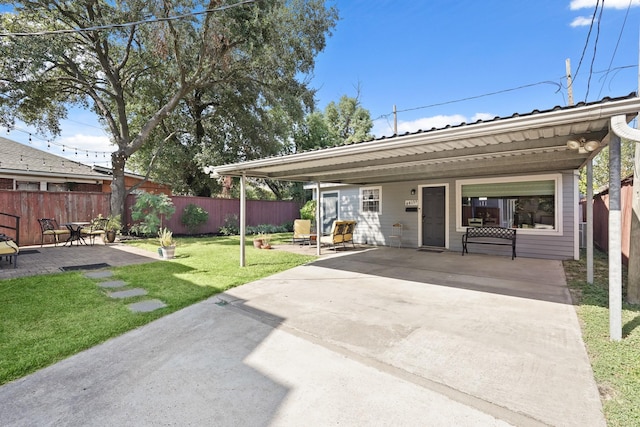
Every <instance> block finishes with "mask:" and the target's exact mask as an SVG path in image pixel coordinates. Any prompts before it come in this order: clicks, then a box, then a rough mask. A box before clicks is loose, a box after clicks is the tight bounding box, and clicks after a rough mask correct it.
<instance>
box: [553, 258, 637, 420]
mask: <svg viewBox="0 0 640 427" xmlns="http://www.w3.org/2000/svg"><path fill="white" fill-rule="evenodd" d="M594 258H595V259H594V284H593V285H589V284H587V282H586V260H585V257H584V253H583V256H582V257H581V260H580V261H566V262H565V263H564V267H565V272H566V275H567V282H568V283H569V286H570V288H571V291H572V294H573V296H574V301H575V303H576V305H577V307H576V309H577V312H578V317H579V318H580V322H581V326H582V335H583V338H584V342H585V345H586V347H587V352H588V353H589V358H590V359H591V366H592V367H593V372H594V376H595V379H596V382H597V383H598V388H599V390H600V395H601V397H602V403H603V407H604V412H605V416H606V418H607V423H608V425H609V426H621V427H622V426H625V427H626V426H640V306H637V305H636V306H632V305H629V304H623V311H622V325H623V329H622V336H623V339H622V341H620V342H612V341H610V340H609V309H608V305H609V299H608V284H609V272H608V260H607V255H606V254H603V253H600V252H596V253H595V254H594ZM623 283H626V277H625V278H624V279H623Z"/></svg>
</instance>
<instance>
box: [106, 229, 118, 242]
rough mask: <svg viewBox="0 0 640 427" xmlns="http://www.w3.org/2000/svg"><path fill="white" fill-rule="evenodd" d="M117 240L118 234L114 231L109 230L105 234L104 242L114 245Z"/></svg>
mask: <svg viewBox="0 0 640 427" xmlns="http://www.w3.org/2000/svg"><path fill="white" fill-rule="evenodd" d="M115 240H116V232H115V231H113V230H107V231H106V232H105V233H104V241H105V242H107V243H113V242H115Z"/></svg>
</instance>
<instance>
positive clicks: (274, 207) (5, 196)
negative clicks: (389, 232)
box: [0, 190, 300, 246]
mask: <svg viewBox="0 0 640 427" xmlns="http://www.w3.org/2000/svg"><path fill="white" fill-rule="evenodd" d="M110 197H111V194H110V193H88V192H75V191H74V192H45V191H12V190H0V212H3V213H6V214H9V215H16V216H19V217H20V235H19V236H15V237H17V239H16V240H19V242H20V245H21V246H26V245H35V244H40V238H41V233H40V225H39V224H38V218H55V219H56V220H57V221H58V223H60V224H62V223H65V222H71V221H88V220H90V219H91V218H95V217H97V216H98V215H99V214H102V215H103V216H106V215H107V214H109V202H110ZM171 199H172V201H173V203H174V205H175V207H176V212H175V213H174V214H173V217H172V218H171V219H170V220H169V221H165V222H164V224H163V225H164V226H166V227H169V229H171V230H172V231H173V232H174V233H175V234H188V231H187V228H186V227H185V226H183V225H182V224H181V222H180V219H181V217H182V212H183V211H184V208H185V206H187V205H189V204H195V205H197V206H200V207H202V208H203V209H204V210H206V211H207V212H208V213H209V219H208V221H207V223H206V224H204V225H203V226H202V227H201V228H200V229H199V230H198V232H199V233H218V231H219V230H220V227H221V226H223V225H224V221H225V218H226V217H227V216H229V215H238V216H240V201H239V200H237V199H212V198H208V197H190V196H172V197H171ZM134 203H135V195H130V196H128V198H127V201H126V209H125V216H126V218H125V220H124V221H123V224H124V225H127V224H132V220H131V206H133V204H134ZM299 217H300V204H299V203H298V202H292V201H267V200H248V201H247V225H249V226H255V225H260V224H274V225H281V224H284V223H288V222H293V220H294V219H296V218H299ZM0 221H1V220H0ZM2 225H6V224H2ZM10 226H12V224H10ZM0 232H2V231H0ZM5 232H6V234H8V235H9V236H12V234H11V233H10V232H8V231H5ZM12 237H14V236H12Z"/></svg>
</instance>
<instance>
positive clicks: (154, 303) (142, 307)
mask: <svg viewBox="0 0 640 427" xmlns="http://www.w3.org/2000/svg"><path fill="white" fill-rule="evenodd" d="M166 306H167V304H165V303H163V302H162V301H160V300H159V299H150V300H147V301H140V302H136V303H134V304H129V310H131V311H133V312H134V313H148V312H150V311H154V310H157V309H159V308H164V307H166Z"/></svg>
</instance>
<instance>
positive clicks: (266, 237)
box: [260, 233, 271, 249]
mask: <svg viewBox="0 0 640 427" xmlns="http://www.w3.org/2000/svg"><path fill="white" fill-rule="evenodd" d="M260 240H262V244H261V245H260V249H271V243H269V241H270V240H271V236H270V235H268V234H267V233H260Z"/></svg>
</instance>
